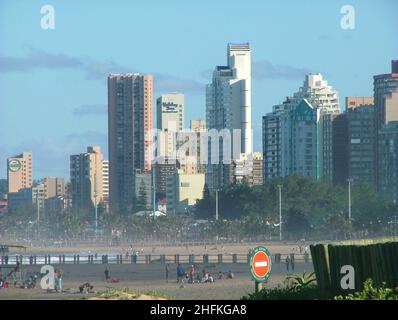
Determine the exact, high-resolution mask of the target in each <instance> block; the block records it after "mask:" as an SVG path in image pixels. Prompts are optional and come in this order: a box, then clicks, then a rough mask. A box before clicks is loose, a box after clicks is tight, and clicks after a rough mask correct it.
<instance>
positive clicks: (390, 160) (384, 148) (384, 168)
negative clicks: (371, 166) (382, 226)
mask: <svg viewBox="0 0 398 320" xmlns="http://www.w3.org/2000/svg"><path fill="white" fill-rule="evenodd" d="M378 140H379V155H378V159H379V165H380V167H379V191H380V192H382V193H383V194H384V195H387V196H389V197H390V199H392V200H393V201H398V121H390V122H389V123H388V124H385V125H383V126H382V128H381V130H380V131H379V135H378Z"/></svg>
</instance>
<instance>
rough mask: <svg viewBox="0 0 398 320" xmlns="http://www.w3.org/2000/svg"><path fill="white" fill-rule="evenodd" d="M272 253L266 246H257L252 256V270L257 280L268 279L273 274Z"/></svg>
mask: <svg viewBox="0 0 398 320" xmlns="http://www.w3.org/2000/svg"><path fill="white" fill-rule="evenodd" d="M271 268H272V263H271V254H270V253H269V251H268V249H267V248H266V247H256V248H254V250H253V254H252V256H251V258H250V271H251V274H252V276H253V278H254V280H256V281H257V282H264V281H266V280H267V279H268V278H269V276H270V274H271Z"/></svg>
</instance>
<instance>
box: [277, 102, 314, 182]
mask: <svg viewBox="0 0 398 320" xmlns="http://www.w3.org/2000/svg"><path fill="white" fill-rule="evenodd" d="M319 118H320V110H319V109H316V108H314V107H313V106H312V105H311V104H310V103H309V102H308V101H307V100H306V99H303V100H301V102H300V103H299V104H298V105H297V106H295V108H293V109H292V110H291V111H290V112H289V113H285V114H284V115H283V118H282V126H281V128H282V148H281V149H282V151H281V154H282V156H281V160H282V169H281V171H282V176H284V177H286V176H289V175H291V174H293V173H300V174H302V175H303V176H312V177H316V178H319V177H320V160H319V145H318V143H319V138H318V130H319Z"/></svg>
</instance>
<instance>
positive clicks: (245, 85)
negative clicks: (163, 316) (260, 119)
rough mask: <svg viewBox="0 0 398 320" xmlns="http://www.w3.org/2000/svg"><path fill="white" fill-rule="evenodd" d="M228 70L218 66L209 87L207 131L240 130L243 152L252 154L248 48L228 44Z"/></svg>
mask: <svg viewBox="0 0 398 320" xmlns="http://www.w3.org/2000/svg"><path fill="white" fill-rule="evenodd" d="M227 61H228V66H217V67H216V69H215V70H214V72H213V81H212V83H211V84H208V85H207V87H206V118H207V119H206V120H207V122H206V123H207V128H208V129H213V128H214V129H217V130H221V129H229V130H233V129H240V130H241V152H242V153H248V154H249V153H252V151H253V143H252V126H251V50H250V45H249V44H248V43H247V44H228V52H227Z"/></svg>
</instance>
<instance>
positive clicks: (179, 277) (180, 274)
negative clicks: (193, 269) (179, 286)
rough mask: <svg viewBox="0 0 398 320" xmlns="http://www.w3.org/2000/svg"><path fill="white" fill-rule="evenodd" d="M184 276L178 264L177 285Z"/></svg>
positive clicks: (182, 269)
mask: <svg viewBox="0 0 398 320" xmlns="http://www.w3.org/2000/svg"><path fill="white" fill-rule="evenodd" d="M184 275H185V271H184V268H183V267H182V265H181V264H178V266H177V283H178V282H180V279H181V280H182V277H183V276H184Z"/></svg>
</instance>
